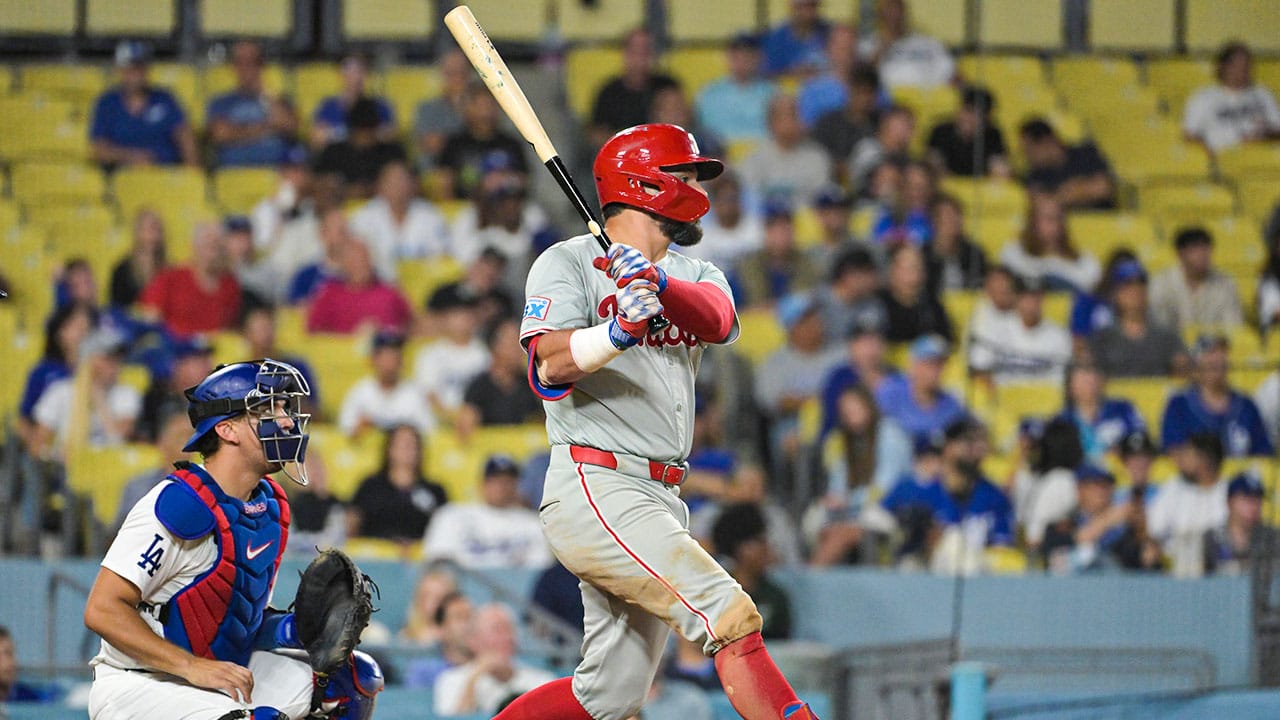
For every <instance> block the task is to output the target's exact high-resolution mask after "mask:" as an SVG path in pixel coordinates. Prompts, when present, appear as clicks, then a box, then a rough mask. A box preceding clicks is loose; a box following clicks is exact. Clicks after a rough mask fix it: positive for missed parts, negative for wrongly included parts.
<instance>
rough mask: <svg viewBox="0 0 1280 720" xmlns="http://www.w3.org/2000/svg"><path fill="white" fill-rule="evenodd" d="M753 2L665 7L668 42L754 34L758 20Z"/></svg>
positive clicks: (715, 0) (722, 0)
mask: <svg viewBox="0 0 1280 720" xmlns="http://www.w3.org/2000/svg"><path fill="white" fill-rule="evenodd" d="M756 8H757V3H756V1H755V0H702V2H696V3H690V2H674V3H669V4H668V5H667V23H668V24H669V27H668V29H669V31H670V34H671V40H672V41H673V42H676V43H688V42H720V43H723V42H725V41H726V40H728V39H730V38H732V37H733V36H734V35H736V34H737V33H739V32H743V31H746V32H755V31H756V29H757V27H758V25H759V19H758V18H757V16H756Z"/></svg>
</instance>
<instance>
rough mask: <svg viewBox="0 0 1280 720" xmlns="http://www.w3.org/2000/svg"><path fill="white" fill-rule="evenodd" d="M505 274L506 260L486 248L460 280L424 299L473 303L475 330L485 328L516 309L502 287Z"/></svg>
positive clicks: (510, 314) (506, 291) (448, 302)
mask: <svg viewBox="0 0 1280 720" xmlns="http://www.w3.org/2000/svg"><path fill="white" fill-rule="evenodd" d="M507 274H508V273H507V258H506V257H505V256H504V255H503V254H502V253H500V252H498V251H497V250H494V249H493V248H486V249H484V250H481V251H480V255H479V256H478V257H476V259H474V260H472V261H471V262H470V263H469V264H468V265H467V270H466V274H465V275H463V276H462V279H460V280H457V281H455V282H451V283H448V284H446V285H443V286H441V287H440V288H439V289H437V290H436V291H435V292H434V293H432V294H431V297H429V298H426V300H427V302H428V303H430V301H431V300H432V299H434V300H435V301H436V302H437V303H445V304H446V305H450V304H455V303H458V302H467V301H472V302H475V303H476V327H482V328H487V327H490V326H492V325H493V324H494V323H496V322H498V321H499V320H503V319H505V318H509V317H511V316H512V315H513V314H515V313H516V311H517V310H519V309H520V307H519V306H518V305H517V304H516V299H515V295H513V294H512V293H511V291H510V290H508V289H507V287H506V285H504V280H505V278H506V276H507ZM434 319H436V318H431V317H429V320H434Z"/></svg>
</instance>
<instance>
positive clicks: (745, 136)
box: [694, 33, 778, 143]
mask: <svg viewBox="0 0 1280 720" xmlns="http://www.w3.org/2000/svg"><path fill="white" fill-rule="evenodd" d="M725 52H726V57H727V58H728V65H729V74H728V75H726V76H725V77H722V78H720V79H719V80H715V81H713V82H711V83H710V84H709V85H707V86H706V87H704V88H702V90H701V91H700V92H699V93H698V97H697V98H696V100H695V101H694V109H695V111H696V112H697V116H698V124H700V125H701V126H702V127H703V128H705V129H707V130H709V131H711V132H712V133H714V134H715V135H717V136H719V137H720V138H722V139H723V140H724V141H725V142H727V143H734V142H738V141H741V140H757V141H758V140H763V139H764V137H765V135H767V134H768V123H767V121H766V118H767V116H768V110H769V100H770V99H772V98H773V95H774V93H776V92H777V91H778V88H777V86H775V85H774V84H773V83H771V82H769V81H768V80H765V79H764V78H762V77H761V76H760V38H759V37H757V36H755V35H752V34H750V33H741V34H739V35H737V36H735V37H734V38H733V39H732V40H730V41H729V47H728V49H727V50H726V51H725Z"/></svg>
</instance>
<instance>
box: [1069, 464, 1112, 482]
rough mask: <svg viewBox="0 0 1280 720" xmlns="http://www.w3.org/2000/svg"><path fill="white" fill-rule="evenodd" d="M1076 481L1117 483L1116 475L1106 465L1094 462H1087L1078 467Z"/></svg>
mask: <svg viewBox="0 0 1280 720" xmlns="http://www.w3.org/2000/svg"><path fill="white" fill-rule="evenodd" d="M1076 482H1078V483H1106V484H1107V485H1115V484H1116V476H1115V475H1112V474H1111V473H1110V472H1108V471H1107V469H1106V468H1104V467H1099V466H1097V465H1094V464H1093V463H1085V464H1084V465H1081V466H1080V467H1079V468H1077V469H1076Z"/></svg>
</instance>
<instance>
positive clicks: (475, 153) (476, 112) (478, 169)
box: [439, 83, 648, 200]
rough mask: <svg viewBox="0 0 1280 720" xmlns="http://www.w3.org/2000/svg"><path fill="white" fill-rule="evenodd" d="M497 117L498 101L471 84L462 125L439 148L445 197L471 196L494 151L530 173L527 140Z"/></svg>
mask: <svg viewBox="0 0 1280 720" xmlns="http://www.w3.org/2000/svg"><path fill="white" fill-rule="evenodd" d="M646 107H648V106H647V104H646ZM498 116H499V108H498V101H497V100H494V99H493V95H492V94H491V93H490V92H489V90H488V88H486V87H485V86H484V85H483V84H480V83H474V84H472V85H470V86H468V88H467V95H466V102H465V103H464V104H463V106H462V128H461V129H460V130H458V131H457V132H455V133H453V134H452V135H450V136H449V137H448V138H447V139H446V140H445V142H444V147H443V148H442V149H441V150H440V168H441V169H442V170H443V171H444V172H443V173H442V174H441V175H440V176H439V182H440V184H441V188H440V195H441V197H442V198H448V199H453V200H466V199H468V198H470V197H471V196H472V194H473V193H474V192H475V190H476V188H478V187H479V185H480V180H481V178H483V177H484V169H485V168H484V166H485V163H486V162H489V163H493V162H495V160H494V159H492V156H493V155H494V154H503V155H505V156H506V162H507V163H509V164H510V168H511V170H512V171H513V172H518V173H521V174H527V173H528V172H529V168H528V165H527V164H526V163H525V158H524V143H522V142H520V141H519V140H517V139H515V138H514V137H512V136H511V135H508V134H507V133H506V131H504V130H503V129H502V128H501V127H499V125H498Z"/></svg>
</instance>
